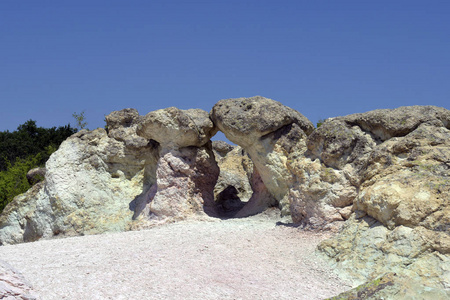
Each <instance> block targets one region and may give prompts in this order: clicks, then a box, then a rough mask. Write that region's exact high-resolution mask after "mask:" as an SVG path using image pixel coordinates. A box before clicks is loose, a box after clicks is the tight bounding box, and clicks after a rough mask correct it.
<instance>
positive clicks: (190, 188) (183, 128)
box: [134, 107, 219, 219]
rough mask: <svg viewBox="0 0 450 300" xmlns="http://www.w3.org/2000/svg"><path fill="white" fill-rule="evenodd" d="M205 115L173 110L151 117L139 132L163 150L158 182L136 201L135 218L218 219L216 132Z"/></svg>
mask: <svg viewBox="0 0 450 300" xmlns="http://www.w3.org/2000/svg"><path fill="white" fill-rule="evenodd" d="M216 132H217V131H216V129H215V126H214V124H213V123H212V122H211V120H210V119H209V115H208V113H207V112H205V111H203V110H200V109H190V110H180V109H178V108H175V107H171V108H167V109H161V110H157V111H154V112H150V113H148V114H147V115H146V116H145V117H144V118H143V120H142V121H141V123H140V124H139V126H138V129H137V133H138V134H139V135H140V136H142V137H144V138H145V139H147V140H154V141H156V142H158V143H159V145H160V154H159V156H160V157H159V160H158V163H157V166H156V183H155V185H154V186H153V187H152V188H151V189H149V191H148V192H147V193H146V194H145V197H142V198H140V199H139V201H138V202H137V206H136V207H137V210H136V213H135V214H134V219H136V218H137V217H138V216H139V215H141V217H144V218H146V217H150V218H157V219H164V218H168V217H170V218H175V219H183V218H186V217H189V216H192V215H202V214H205V213H206V214H208V215H211V216H215V215H216V211H215V207H216V205H215V202H214V186H215V184H216V181H217V178H218V175H219V168H218V166H217V163H216V161H215V158H214V154H213V151H212V146H211V142H210V138H211V136H212V135H214V134H215V133H216Z"/></svg>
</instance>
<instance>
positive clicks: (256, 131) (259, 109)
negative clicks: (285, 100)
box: [211, 96, 314, 148]
mask: <svg viewBox="0 0 450 300" xmlns="http://www.w3.org/2000/svg"><path fill="white" fill-rule="evenodd" d="M211 119H212V120H213V122H214V124H216V126H217V127H218V128H219V129H220V131H222V132H223V133H225V135H226V137H227V138H228V139H229V140H230V141H232V142H233V143H236V144H238V145H240V146H242V147H244V148H246V147H248V146H250V145H252V144H253V143H254V142H255V141H256V140H258V139H260V138H261V137H263V136H265V135H267V134H270V133H272V132H275V131H277V130H278V129H280V128H282V127H284V126H286V125H289V124H297V125H298V126H299V127H300V128H301V129H302V130H303V131H304V132H306V134H308V135H309V134H310V133H311V132H312V131H313V130H314V125H313V124H312V123H311V122H310V121H309V120H308V119H307V118H306V117H305V116H303V115H302V114H301V113H299V112H298V111H296V110H294V109H292V108H289V107H287V106H284V105H283V104H281V103H280V102H278V101H274V100H271V99H267V98H264V97H261V96H255V97H251V98H236V99H225V100H220V101H219V102H217V104H216V105H214V107H213V109H212V111H211Z"/></svg>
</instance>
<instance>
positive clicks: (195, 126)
mask: <svg viewBox="0 0 450 300" xmlns="http://www.w3.org/2000/svg"><path fill="white" fill-rule="evenodd" d="M216 132H217V130H216V128H215V126H214V124H213V122H211V120H210V119H209V115H208V113H207V112H206V111H204V110H201V109H188V110H181V109H178V108H176V107H170V108H166V109H160V110H156V111H152V112H149V113H148V114H147V115H146V116H145V117H143V119H142V121H141V123H140V124H139V126H138V129H137V133H138V135H140V136H142V137H144V138H146V139H149V140H150V139H152V140H155V141H158V143H160V144H161V145H162V146H163V148H174V149H175V148H181V147H188V146H196V147H201V146H203V145H205V144H206V143H207V142H208V141H209V140H210V138H211V137H212V136H214V135H215V134H216Z"/></svg>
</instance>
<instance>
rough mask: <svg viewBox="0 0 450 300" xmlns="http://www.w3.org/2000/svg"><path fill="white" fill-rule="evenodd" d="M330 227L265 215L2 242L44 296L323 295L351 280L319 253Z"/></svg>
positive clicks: (1, 250)
mask: <svg viewBox="0 0 450 300" xmlns="http://www.w3.org/2000/svg"><path fill="white" fill-rule="evenodd" d="M326 237H327V235H325V234H317V233H312V232H304V231H302V230H300V229H298V228H293V227H288V226H283V225H276V220H274V218H272V217H268V216H256V217H252V218H246V219H233V220H224V221H222V220H216V221H211V222H198V221H197V222H194V221H189V222H181V223H174V224H167V225H163V226H160V227H155V228H152V229H150V230H145V231H135V232H124V233H114V234H104V235H97V236H84V237H74V238H64V239H54V240H45V241H39V242H35V243H28V244H20V245H13V246H3V247H0V257H1V259H3V260H5V261H7V262H8V263H10V264H11V265H12V266H14V267H15V268H16V269H18V270H19V271H21V272H22V274H23V275H24V276H25V278H27V279H28V281H30V282H31V284H32V285H33V286H34V288H35V290H36V291H37V293H38V294H39V295H40V296H41V299H71V300H76V299H83V300H88V299H127V300H128V299H308V300H311V299H324V298H327V297H331V296H335V295H337V294H339V293H340V292H342V291H345V290H348V289H349V288H350V286H349V285H348V284H346V283H344V282H342V281H341V280H339V279H338V277H337V276H336V275H335V274H334V273H333V272H332V270H330V269H329V268H328V267H327V264H326V263H325V262H323V261H322V260H321V259H320V258H319V257H317V256H316V255H315V254H314V250H315V247H316V246H317V244H318V243H319V242H320V241H321V240H323V239H324V238H326Z"/></svg>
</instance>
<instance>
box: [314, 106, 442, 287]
mask: <svg viewBox="0 0 450 300" xmlns="http://www.w3.org/2000/svg"><path fill="white" fill-rule="evenodd" d="M394 111H395V112H396V113H398V112H404V113H405V116H406V117H408V118H409V117H411V114H412V113H413V112H415V113H424V116H416V117H414V118H413V117H411V118H413V121H414V122H413V121H405V122H406V123H405V124H406V125H408V124H409V125H408V126H406V125H405V124H403V123H402V122H400V121H401V120H404V118H403V117H402V116H401V115H399V114H395V118H394V117H392V116H393V113H389V112H386V111H385V113H386V115H387V116H391V117H392V119H394V120H396V121H398V122H400V126H399V127H398V128H397V127H395V123H394V124H391V125H386V122H387V120H388V119H385V120H384V121H379V122H378V123H376V122H375V120H373V119H371V118H372V117H373V113H367V114H368V115H369V116H365V115H364V114H358V116H357V118H356V117H354V116H349V117H341V118H338V119H342V120H346V122H347V120H364V123H361V124H364V126H366V129H370V130H373V132H370V134H371V135H372V136H374V137H375V138H376V139H379V141H378V142H377V145H376V146H375V147H373V149H372V151H370V153H369V155H368V157H367V158H365V160H366V161H365V162H364V163H363V165H364V168H359V169H358V171H357V172H354V173H353V174H356V175H357V176H359V178H360V179H359V181H358V182H359V183H360V185H359V186H358V189H359V193H358V195H357V196H356V197H355V199H354V205H353V209H354V210H356V214H352V215H351V217H350V219H349V220H348V221H347V222H346V223H345V225H344V227H343V229H342V230H341V232H340V233H339V235H337V236H336V237H334V238H332V239H330V240H328V241H325V242H323V243H322V244H321V245H320V247H319V249H320V250H321V251H322V252H324V253H326V254H327V255H328V256H329V257H331V258H332V259H333V261H335V262H336V264H337V266H338V267H339V268H341V269H343V270H345V271H346V274H350V276H351V277H353V278H359V280H360V282H363V281H365V280H366V279H367V278H370V277H374V276H379V275H380V274H383V273H385V272H388V271H394V272H396V273H398V274H402V275H405V276H408V277H409V278H413V279H414V278H415V279H416V280H418V281H421V282H422V283H424V284H426V285H428V286H430V287H435V288H444V289H449V288H450V257H449V256H448V255H449V253H450V231H449V228H450V226H449V221H450V219H449V217H448V215H449V213H450V206H449V204H448V201H446V199H449V198H450V181H449V180H450V130H448V129H447V128H446V126H448V122H449V121H448V120H449V119H446V118H447V117H443V116H448V114H447V113H445V112H443V111H442V109H440V108H435V109H433V108H432V107H425V108H423V109H422V108H417V107H412V108H411V109H408V108H401V109H398V110H394ZM377 114H378V113H377ZM434 116H436V117H435V118H434ZM369 117H370V118H369ZM406 117H405V118H406ZM433 118H434V119H433ZM399 120H400V121H399ZM417 120H420V121H421V122H423V123H422V124H418V122H419V121H417ZM370 122H372V123H373V124H381V125H379V126H378V127H377V126H375V125H373V126H372V125H370V124H372V123H370ZM383 122H384V123H383ZM325 124H327V123H325ZM361 126H363V125H361ZM380 126H388V129H389V130H387V131H386V130H384V129H382V128H381V127H380ZM408 128H409V129H408ZM366 129H365V130H366ZM403 134H404V136H400V135H403ZM394 135H395V136H396V137H392V136H394ZM383 140H384V141H383ZM365 156H367V155H365ZM350 164H351V162H350Z"/></svg>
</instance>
